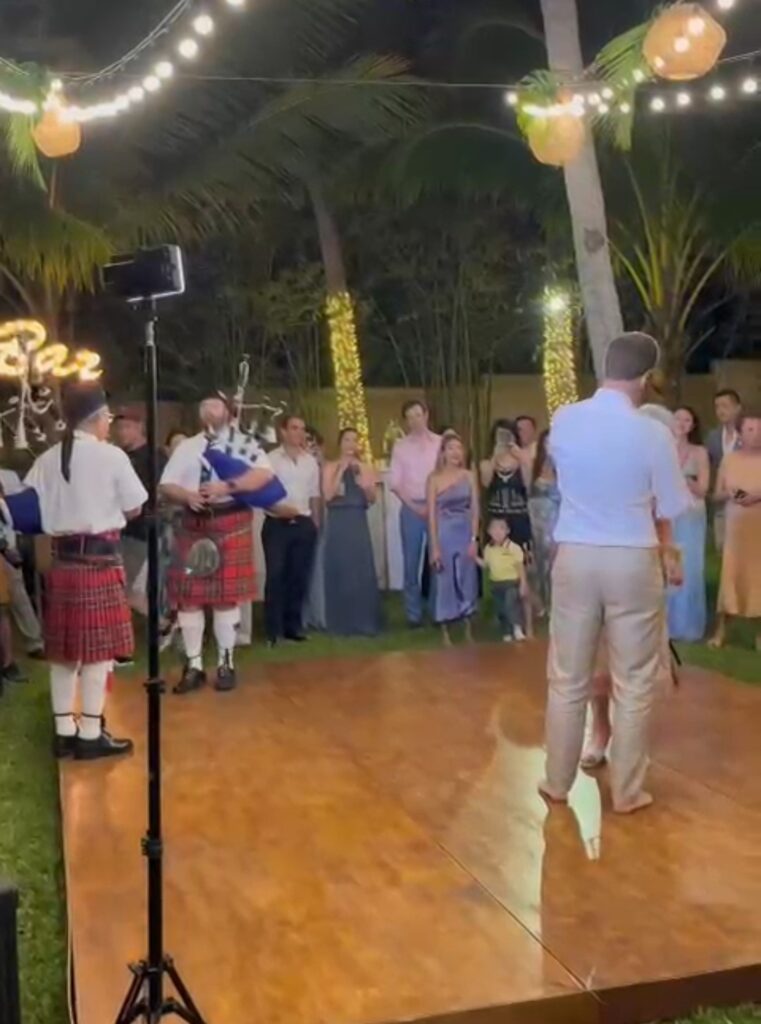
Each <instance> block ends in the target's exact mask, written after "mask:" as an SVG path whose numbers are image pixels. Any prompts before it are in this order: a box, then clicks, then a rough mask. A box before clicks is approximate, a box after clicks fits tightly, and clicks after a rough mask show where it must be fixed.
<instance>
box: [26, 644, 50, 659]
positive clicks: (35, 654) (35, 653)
mask: <svg viewBox="0 0 761 1024" xmlns="http://www.w3.org/2000/svg"><path fill="white" fill-rule="evenodd" d="M26 656H27V658H31V659H32V661H44V660H45V648H44V647H33V648H32V650H31V651H28V652H27V655H26Z"/></svg>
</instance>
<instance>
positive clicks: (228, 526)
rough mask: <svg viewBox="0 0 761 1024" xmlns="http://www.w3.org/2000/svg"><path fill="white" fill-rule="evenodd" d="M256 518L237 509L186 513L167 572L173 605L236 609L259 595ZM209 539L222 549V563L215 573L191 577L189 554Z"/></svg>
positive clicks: (169, 593) (173, 606)
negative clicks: (256, 564) (255, 546)
mask: <svg viewBox="0 0 761 1024" xmlns="http://www.w3.org/2000/svg"><path fill="white" fill-rule="evenodd" d="M252 522H253V517H252V514H251V512H250V511H247V510H245V509H240V510H238V509H235V510H233V511H231V512H227V513H224V514H219V515H216V516H204V515H193V514H192V513H186V514H185V515H184V517H183V520H182V525H181V526H180V528H179V529H178V530H177V532H176V534H175V538H174V550H173V552H172V562H171V565H170V567H169V572H168V575H167V590H168V595H169V604H170V606H171V607H172V608H175V609H180V610H182V609H183V608H233V607H235V606H236V605H240V604H249V603H250V602H251V601H253V600H254V598H255V597H256V577H255V573H254V538H253V531H252ZM204 539H209V540H212V541H214V543H215V544H216V545H217V547H218V548H219V554H220V566H219V569H218V570H217V571H216V572H215V573H213V574H212V575H211V576H188V575H187V574H186V573H185V565H186V559H187V556H188V553H189V552H190V549H191V548H192V547H193V545H194V544H195V543H196V542H197V541H199V540H204Z"/></svg>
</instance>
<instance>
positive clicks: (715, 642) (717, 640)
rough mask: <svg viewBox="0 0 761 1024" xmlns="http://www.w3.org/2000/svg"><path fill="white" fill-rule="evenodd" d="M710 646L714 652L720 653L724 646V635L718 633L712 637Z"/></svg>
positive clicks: (709, 642)
mask: <svg viewBox="0 0 761 1024" xmlns="http://www.w3.org/2000/svg"><path fill="white" fill-rule="evenodd" d="M708 646H709V647H710V648H711V650H712V651H718V650H719V649H720V648H722V647H723V646H724V634H723V633H716V635H715V636H712V637H711V639H710V640H709V641H708Z"/></svg>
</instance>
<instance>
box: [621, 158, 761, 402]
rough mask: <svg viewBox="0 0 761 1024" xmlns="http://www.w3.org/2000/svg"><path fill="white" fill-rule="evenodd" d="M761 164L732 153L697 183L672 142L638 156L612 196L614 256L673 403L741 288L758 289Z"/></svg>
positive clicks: (705, 168) (710, 163)
mask: <svg viewBox="0 0 761 1024" xmlns="http://www.w3.org/2000/svg"><path fill="white" fill-rule="evenodd" d="M717 148H718V150H721V149H722V147H717ZM757 160H758V156H757V152H756V150H755V148H752V149H751V150H750V151H749V152H748V153H747V155H746V157H745V159H742V158H739V157H738V153H737V152H736V151H734V152H733V150H732V149H727V150H725V151H724V153H722V154H721V156H720V157H718V158H716V157H714V158H709V157H708V156H707V155H705V154H704V156H703V160H702V164H701V166H700V177H699V180H695V179H694V178H693V177H692V176H691V175H690V174H689V173H688V172H687V170H686V169H685V167H683V166H681V165H680V164H679V163H678V162H677V161H676V160H675V158H674V156H673V154H672V152H671V147H670V142H667V143H666V146H665V147H664V146H657V147H656V148H655V149H653V148H652V147H647V148H644V149H635V152H634V156H633V157H632V159H630V160H628V159H627V160H626V162H625V164H624V168H625V175H624V177H625V182H617V181H616V179H615V177H613V181H612V183H613V185H614V186H615V185H618V186H619V187H618V189H617V190H615V191H612V192H611V195H612V198H613V204H612V208H613V210H614V215H613V218H612V224H613V229H612V237H613V251H614V254H615V257H616V259H617V261H618V262H619V264H620V266H621V268H622V270H623V271H624V273H625V275H626V276H627V277H628V279H629V281H630V282H631V284H632V285H633V286H634V289H635V291H636V294H637V297H638V298H639V301H640V304H641V307H642V311H643V313H644V318H645V327H646V329H648V330H650V331H651V332H652V333H653V334H654V335H655V337H656V338H658V340H659V342H660V344H661V347H662V350H663V375H664V391H665V393H666V394H667V395H668V397H669V398H671V399H672V400H678V398H679V394H680V389H681V380H682V375H683V373H684V369H685V366H686V364H687V361H688V359H689V358H690V356H691V355H692V354H693V353H694V352H695V351H696V349H698V348H699V347H700V345H702V344H703V343H704V342H705V341H706V340H707V338H708V337H710V335H711V334H712V333H713V332H714V330H715V327H716V321H715V316H714V314H715V313H716V311H717V309H718V308H719V307H721V306H722V305H724V304H725V303H726V302H727V301H729V299H730V298H732V297H733V295H736V293H737V290H738V286H742V285H744V284H746V285H747V284H752V283H754V282H755V281H756V280H758V274H759V272H760V271H761V205H760V204H759V199H758V190H757V188H756V186H755V182H756V180H757V169H756V168H754V166H752V164H753V163H754V162H757ZM632 200H633V201H632ZM709 289H710V290H711V301H710V303H709V304H708V306H706V303H705V302H704V301H703V300H704V299H705V296H706V294H707V292H708V290H709ZM706 322H707V326H706Z"/></svg>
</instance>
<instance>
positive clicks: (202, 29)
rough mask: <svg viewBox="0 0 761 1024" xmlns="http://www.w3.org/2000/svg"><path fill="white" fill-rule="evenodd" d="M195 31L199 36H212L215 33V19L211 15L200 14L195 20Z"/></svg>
mask: <svg viewBox="0 0 761 1024" xmlns="http://www.w3.org/2000/svg"><path fill="white" fill-rule="evenodd" d="M193 29H194V30H195V31H196V32H197V33H198V35H199V36H210V35H211V33H212V32H213V31H214V19H213V18H212V17H211V15H209V14H199V15H198V17H197V18H194V19H193Z"/></svg>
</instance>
